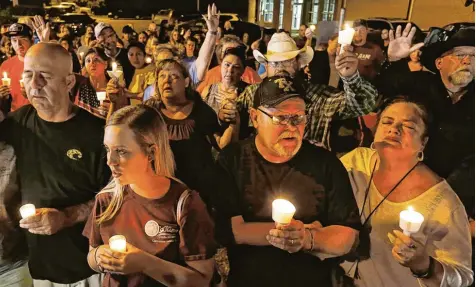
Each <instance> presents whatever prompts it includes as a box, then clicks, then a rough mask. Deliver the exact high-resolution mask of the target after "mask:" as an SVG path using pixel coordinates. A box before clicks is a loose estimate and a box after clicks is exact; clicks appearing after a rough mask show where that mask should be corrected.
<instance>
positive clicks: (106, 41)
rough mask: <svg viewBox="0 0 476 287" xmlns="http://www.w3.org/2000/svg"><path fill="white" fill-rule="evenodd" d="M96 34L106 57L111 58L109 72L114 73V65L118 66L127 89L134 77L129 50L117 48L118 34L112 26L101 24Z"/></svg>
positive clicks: (97, 27)
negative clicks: (128, 55)
mask: <svg viewBox="0 0 476 287" xmlns="http://www.w3.org/2000/svg"><path fill="white" fill-rule="evenodd" d="M94 34H95V35H96V38H97V39H98V44H99V45H101V46H102V47H103V48H104V52H105V53H106V56H107V57H108V58H109V60H108V61H107V62H108V70H111V71H112V63H113V62H115V63H116V64H117V68H118V69H121V70H122V72H123V73H124V80H125V82H126V87H129V85H130V83H131V82H132V77H133V76H134V67H133V66H132V64H131V63H130V62H129V58H128V57H127V50H126V49H121V48H118V47H117V34H116V31H114V29H113V28H112V26H111V25H109V24H106V23H103V22H100V23H99V24H97V25H96V27H94Z"/></svg>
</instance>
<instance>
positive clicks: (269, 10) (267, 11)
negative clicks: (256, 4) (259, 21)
mask: <svg viewBox="0 0 476 287" xmlns="http://www.w3.org/2000/svg"><path fill="white" fill-rule="evenodd" d="M273 2H274V1H273V0H262V1H261V9H260V12H261V15H262V17H263V21H264V22H273V5H274V3H273Z"/></svg>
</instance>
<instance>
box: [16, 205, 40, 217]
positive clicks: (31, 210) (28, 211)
mask: <svg viewBox="0 0 476 287" xmlns="http://www.w3.org/2000/svg"><path fill="white" fill-rule="evenodd" d="M20 214H21V217H22V218H27V217H30V216H33V215H35V214H36V208H35V206H34V205H33V204H31V203H28V204H25V205H23V206H22V207H20Z"/></svg>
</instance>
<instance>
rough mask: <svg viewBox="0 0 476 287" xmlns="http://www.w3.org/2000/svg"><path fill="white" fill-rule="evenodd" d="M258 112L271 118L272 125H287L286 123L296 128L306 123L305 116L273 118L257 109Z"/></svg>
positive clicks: (278, 116) (279, 116)
mask: <svg viewBox="0 0 476 287" xmlns="http://www.w3.org/2000/svg"><path fill="white" fill-rule="evenodd" d="M258 111H260V112H262V113H263V114H265V115H267V116H268V117H270V118H271V120H272V122H273V124H274V125H283V126H284V125H287V124H288V123H289V124H291V125H292V126H297V125H300V124H302V123H305V122H306V121H307V116H306V115H277V116H273V115H270V114H268V113H267V112H265V111H263V110H262V109H258Z"/></svg>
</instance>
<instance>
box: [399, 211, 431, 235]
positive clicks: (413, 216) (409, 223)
mask: <svg viewBox="0 0 476 287" xmlns="http://www.w3.org/2000/svg"><path fill="white" fill-rule="evenodd" d="M424 220H425V219H424V217H423V215H422V214H421V213H419V212H416V211H413V210H403V211H402V212H400V228H401V229H402V230H403V233H404V234H405V235H407V236H409V235H410V234H411V233H416V232H418V231H419V230H420V227H421V224H422V223H423V221H424Z"/></svg>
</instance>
